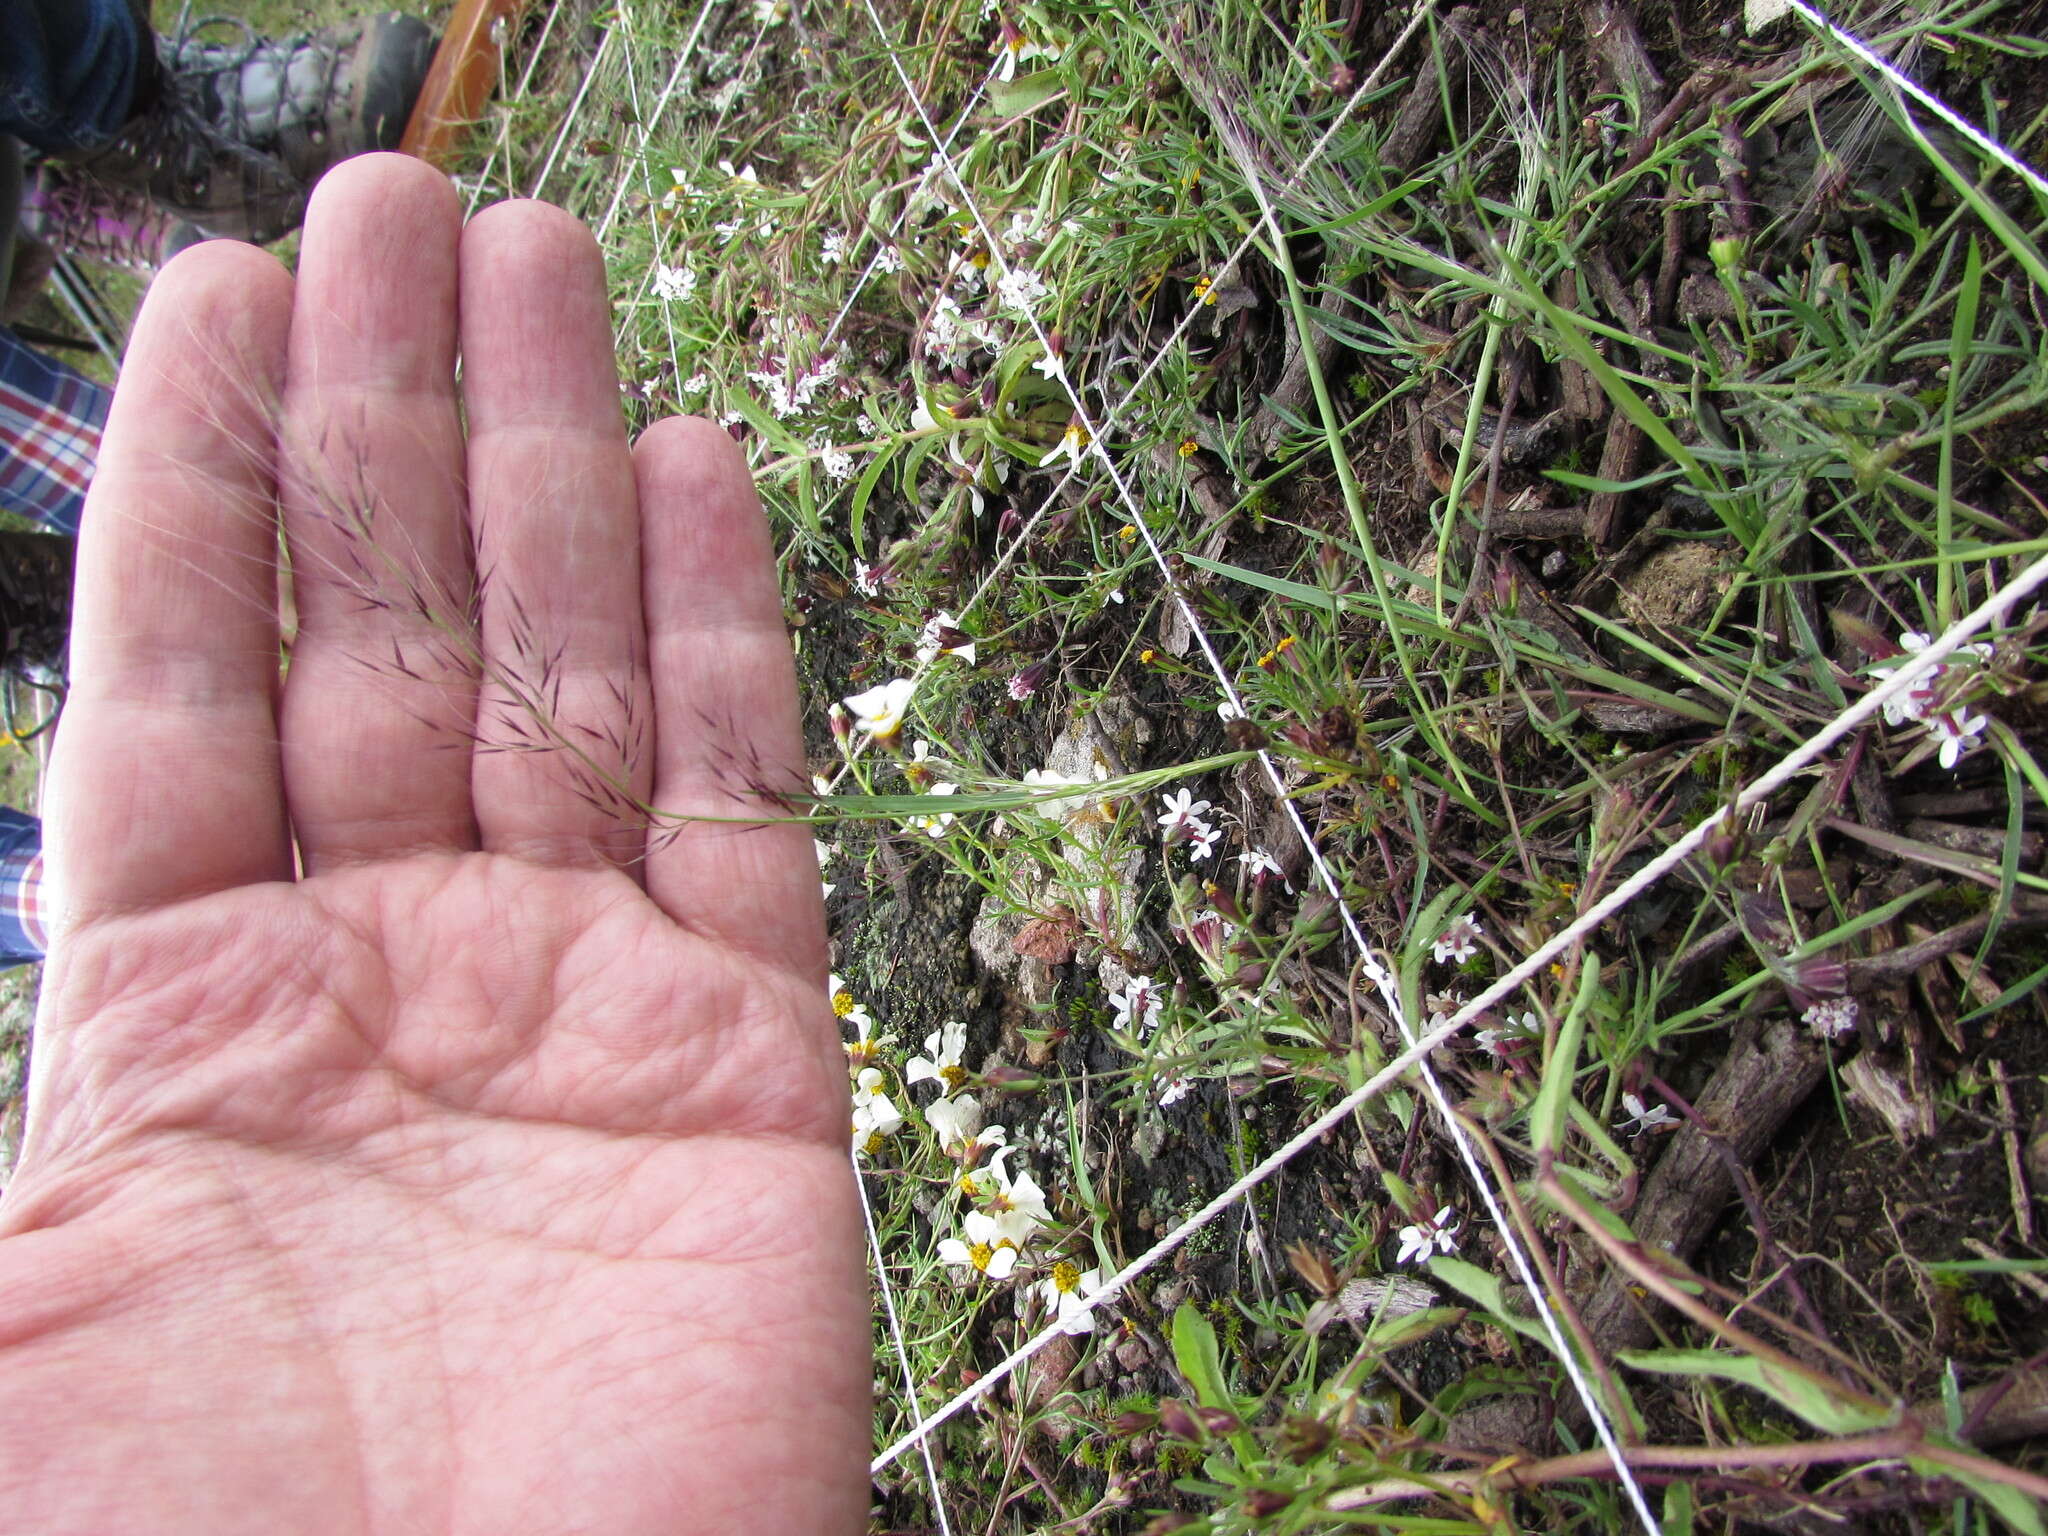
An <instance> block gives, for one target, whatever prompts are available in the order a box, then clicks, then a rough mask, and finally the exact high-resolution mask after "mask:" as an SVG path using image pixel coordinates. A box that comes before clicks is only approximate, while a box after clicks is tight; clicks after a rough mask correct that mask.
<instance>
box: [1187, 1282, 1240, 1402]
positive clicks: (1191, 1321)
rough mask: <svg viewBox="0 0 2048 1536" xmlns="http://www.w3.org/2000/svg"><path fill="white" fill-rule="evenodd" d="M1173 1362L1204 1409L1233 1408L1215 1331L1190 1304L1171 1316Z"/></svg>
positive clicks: (1191, 1303) (1192, 1304) (1188, 1302)
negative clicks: (1193, 1390) (1224, 1377)
mask: <svg viewBox="0 0 2048 1536" xmlns="http://www.w3.org/2000/svg"><path fill="white" fill-rule="evenodd" d="M1173 1362H1174V1364H1175V1365H1177V1366H1179V1367H1180V1373H1181V1375H1182V1376H1184V1377H1185V1378H1187V1383H1188V1385H1189V1386H1191V1387H1193V1388H1194V1389H1195V1396H1196V1398H1197V1399H1198V1400H1200V1401H1201V1403H1202V1404H1203V1405H1204V1406H1206V1407H1210V1408H1229V1407H1231V1406H1232V1404H1231V1401H1230V1385H1229V1383H1228V1382H1226V1381H1225V1380H1224V1379H1223V1356H1222V1354H1221V1353H1220V1352H1219V1351H1218V1349H1217V1347H1216V1330H1215V1329H1214V1328H1212V1327H1211V1326H1210V1325H1209V1320H1208V1319H1207V1318H1206V1317H1204V1316H1202V1313H1201V1309H1200V1308H1198V1307H1197V1306H1196V1305H1195V1304H1194V1303H1193V1302H1192V1301H1184V1302H1182V1303H1181V1304H1180V1310H1178V1311H1177V1312H1175V1313H1174V1314H1173Z"/></svg>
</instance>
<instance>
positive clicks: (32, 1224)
mask: <svg viewBox="0 0 2048 1536" xmlns="http://www.w3.org/2000/svg"><path fill="white" fill-rule="evenodd" d="M458 226H459V219H458V212H457V209H456V206H455V201H454V198H453V195H452V192H451V190H450V189H449V188H448V186H447V185H446V183H445V182H442V181H441V180H440V179H439V178H438V177H437V176H435V175H434V174H433V173H431V172H428V171H426V170H425V169H424V168H422V167H420V166H417V165H415V164H412V163H410V162H405V161H399V160H396V159H390V158H385V157H371V158H368V159H365V160H362V161H356V162H351V163H349V164H348V165H345V166H343V167H342V168H340V169H339V170H337V171H336V172H335V173H333V174H332V175H331V176H330V177H329V178H328V180H327V181H326V183H324V184H323V186H322V188H321V191H320V193H319V194H318V195H317V196H316V199H315V203H314V207H313V211H312V214H311V216H310V218H309V221H308V229H307V235H306V241H305V249H304V254H303V256H302V259H301V263H300V275H299V278H298V281H297V284H296V287H295V286H294V284H293V282H292V280H291V279H290V278H289V277H288V276H287V275H286V274H285V273H284V272H283V271H282V270H281V269H280V268H278V267H277V266H276V264H275V263H274V262H272V261H271V260H270V259H269V258H268V257H265V256H263V255H261V254H260V253H257V252H253V251H250V250H247V249H246V248H242V247H234V246H210V247H200V248H199V249H198V250H196V251H194V252H192V253H190V254H188V255H186V256H184V257H181V258H180V259H179V261H178V262H177V263H175V264H174V265H173V266H172V267H171V268H170V270H168V271H167V272H166V273H165V274H164V275H163V277H161V278H160V279H159V280H158V283H157V286H156V287H155V289H154V290H153V291H152V293H151V296H150V299H149V302H148V305H147V306H146V308H145V312H144V315H143V317H142V320H141V322H140V324H139V327H138V332H137V336H136V340H135V342H134V344H133V346H132V348H131V354H130V360H129V363H128V365H127V368H126V370H125V372H124V378H123V384H122V390H121V393H120V396H119V398H118V399H117V401H116V405H115V412H114V418H113V421H112V423H111V424H110V429H109V434H108V439H107V444H106V449H105V452H104V454H103V456H102V459H101V464H100V470H99V474H98V477H97V479H96V481H95V486H94V492H93V499H92V503H91V506H90V508H89V511H88V514H87V522H86V533H85V540H84V543H83V545H82V548H81V553H80V582H79V596H78V608H77V622H76V628H75V632H74V641H73V671H74V675H75V684H74V691H73V697H72V703H71V706H70V708H69V710H68V712H67V715H66V718H65V722H64V726H63V730H62V735H61V739H60V741H59V745H58V750H57V760H56V764H55V767H54V771H53V780H52V803H51V806H50V844H51V850H52V873H53V881H54V884H55V888H56V891H57V898H58V901H59V903H60V910H59V913H58V942H57V945H56V948H55V951H54V952H53V955H52V958H51V962H50V965H49V968H48V971H47V973H46V977H45V982H44V1000H43V1005H42V1010H41V1014H40V1017H39V1019H38V1025H37V1029H38V1035H37V1042H36V1077H35V1081H34V1083H33V1085H32V1090H31V1101H30V1120H29V1135H28V1143H27V1146H26V1147H25V1149H24V1154H23V1159H22V1165H21V1168H20V1170H19V1173H18V1175H17V1178H16V1180H15V1182H14V1184H13V1185H12V1186H11V1187H10V1188H9V1189H8V1191H7V1194H6V1199H5V1201H4V1203H0V1297H4V1298H5V1305H4V1307H0V1509H4V1510H6V1511H7V1513H8V1517H9V1523H10V1524H13V1525H15V1526H17V1527H18V1528H20V1529H23V1530H36V1531H38V1532H73V1531H76V1532H92V1533H96V1536H99V1533H114V1532H126V1531H149V1532H159V1531H194V1532H198V1531H204V1532H208V1533H227V1532H240V1531H251V1532H256V1531H261V1532H276V1531H294V1532H313V1531H321V1532H325V1531H345V1532H380V1533H381V1532H415V1531H418V1532H429V1531H431V1532H471V1531H474V1532H492V1533H501V1532H521V1533H524V1532H535V1533H539V1532H557V1531H563V1532H566V1531H589V1532H594V1533H595V1532H602V1533H629V1532H640V1531H647V1532H663V1533H668V1532H684V1531H706V1532H723V1531H748V1532H779V1531H792V1532H794V1531H802V1532H806V1533H809V1532H831V1531H844V1530H851V1529H854V1528H856V1527H857V1526H858V1524H859V1520H860V1514H861V1510H862V1508H863V1506H864V1502H865V1501H864V1498H863V1496H862V1495H863V1492H864V1488H863V1479H862V1475H861V1461H862V1455H863V1447H864V1445H865V1444H866V1440H867V1435H868V1404H867V1392H868V1381H869V1376H870V1367H869V1362H868V1359H867V1343H866V1340H867V1330H866V1324H865V1321H864V1315H863V1314H864V1288H863V1285H862V1280H861V1273H860V1255H859V1242H860V1238H859V1231H860V1227H859V1219H858V1210H857V1206H856V1205H855V1203H854V1192H853V1187H852V1183H851V1175H850V1172H849V1169H848V1162H847V1155H846V1146H847V1115H848V1101H847V1089H846V1078H845V1072H844V1067H843V1057H841V1055H840V1052H839V1047H838V1044H837V1041H836V1038H835V1032H834V1030H833V1026H832V1020H831V1014H830V1010H829V1008H827V1006H826V1004H825V997H824V974H823V971H824V966H823V960H824V956H823V929H822V922H821V918H820V912H819V898H818V882H817V868H816V863H815V861H814V860H813V858H812V856H811V847H810V842H809V840H808V836H807V834H806V832H805V830H804V829H803V828H802V827H801V826H795V825H788V824H782V825H773V824H752V823H748V822H747V821H746V820H745V818H746V817H747V816H748V815H750V814H751V815H757V816H761V815H767V816H772V815H774V814H776V813H775V812H774V811H773V810H772V808H771V807H770V806H769V805H768V804H767V803H764V801H763V800H762V798H761V794H762V792H763V791H767V792H769V793H770V794H771V795H772V793H773V792H774V791H776V790H778V789H781V788H784V787H787V786H789V785H792V784H800V783H802V778H801V744H800V737H799V733H798V728H797V722H796V707H795V695H794V686H793V681H792V678H791V674H790V663H789V646H788V641H787V638H786V636H785V634H784V631H783V627H782V622H781V610H780V603H779V600H778V598H777V595H776V590H775V582H774V573H773V566H772V557H771V554H770V547H769V544H768V538H767V533H766V530H765V528H764V526H763V525H762V522H761V519H760V515H759V512H758V508H757V507H756V505H755V503H754V500H753V496H752V492H751V488H750V487H749V485H748V481H747V476H746V471H745V467H744V465H743V464H741V463H740V462H739V460H738V456H737V454H736V453H735V452H734V451H733V450H732V447H731V445H730V443H729V442H727V441H726V440H725V439H724V437H723V434H721V433H719V432H717V431H716V430H715V429H713V428H710V427H708V426H706V425H705V424H703V423H668V424H664V426H663V427H661V428H658V429H656V430H655V431H654V432H651V433H649V434H648V436H647V437H646V438H645V439H643V440H642V442H641V443H640V445H639V446H638V448H637V450H634V451H632V452H630V453H629V451H628V449H627V446H626V443H625V440H624V436H623V432H622V430H621V427H620V424H619V419H618V407H617V386H616V382H615V376H614V373H613V368H612V363H611V342H610V330H609V318H610V311H609V306H608V303H607V299H606V294H605V292H604V285H603V278H602V271H601V266H600V263H599V259H598V257H597V254H596V250H595V247H594V245H593V244H592V243H591V242H590V240H589V237H588V235H587V234H586V233H585V232H584V231H583V230H582V229H581V227H580V226H578V225H576V224H575V223H574V221H572V220H570V219H568V218H567V217H566V216H565V215H562V214H560V213H559V212H557V211H555V210H551V209H547V208H545V207H541V206H539V205H531V204H526V205H508V206H506V207H503V208H499V209H494V210H491V211H489V212H487V213H485V214H484V215H482V216H481V217H479V218H478V219H476V220H474V221H472V222H471V224H470V225H469V227H468V228H467V229H466V230H459V228H458ZM458 293H459V299H458ZM458 341H459V344H460V350H461V355H462V359H463V381H462V394H461V403H460V408H459V409H458V405H457V397H456V393H455V388H454V384H453V377H454V368H453V365H454V358H455V354H456V349H457V344H458ZM465 426H466V429H467V431H466V438H465V430H464V429H465ZM279 506H281V508H282V511H283V523H284V531H285V536H286V544H287V546H288V549H289V554H290V559H291V563H292V571H293V577H294V580H293V590H294V597H295V601H296V607H297V615H298V630H297V635H296V638H295V641H294V646H293V651H292V662H291V666H290V669H289V672H288V675H287V677H286V678H285V680H284V683H283V684H282V686H281V687H280V685H279V683H278V679H277V666H276V656H277V619H276V617H275V611H274V610H275V603H274V597H275V591H276V578H275V575H274V559H275V553H276V533H275V520H274V514H273V508H275V507H279ZM472 570H474V571H475V572H477V573H480V577H472V575H471V572H472ZM472 595H473V600H472ZM533 748H537V750H508V749H533ZM633 802H640V803H651V804H653V805H655V806H658V807H660V808H661V809H662V810H663V811H665V812H680V813H684V814H686V815H692V816H698V817H703V818H709V819H703V820H693V821H688V822H686V823H681V824H678V825H676V826H674V827H672V828H671V829H670V830H669V831H668V832H667V833H666V834H665V835H664V834H660V833H657V834H654V835H650V834H649V832H648V831H647V830H646V826H645V823H644V821H642V820H640V819H636V816H635V814H634V813H633V812H632V811H631V809H630V806H631V804H632V803H633Z"/></svg>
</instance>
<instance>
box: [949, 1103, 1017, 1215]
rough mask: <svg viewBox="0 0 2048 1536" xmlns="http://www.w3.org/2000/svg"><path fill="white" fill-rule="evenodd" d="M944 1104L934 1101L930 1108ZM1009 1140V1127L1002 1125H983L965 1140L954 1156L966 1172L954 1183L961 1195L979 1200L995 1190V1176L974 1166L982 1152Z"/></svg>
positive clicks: (979, 1159) (1002, 1144)
mask: <svg viewBox="0 0 2048 1536" xmlns="http://www.w3.org/2000/svg"><path fill="white" fill-rule="evenodd" d="M961 1097H962V1098H966V1097H969V1095H966V1094H962V1095H961ZM946 1102H948V1101H947V1100H944V1099H934V1100H933V1101H932V1108H933V1109H937V1108H938V1107H939V1105H941V1104H943V1103H946ZM1009 1139H1010V1131H1009V1127H1008V1126H1004V1125H984V1126H983V1127H982V1128H981V1129H980V1130H978V1131H976V1132H975V1133H974V1134H973V1135H972V1136H970V1137H968V1138H967V1140H966V1141H965V1142H964V1143H963V1144H962V1145H961V1147H960V1150H959V1151H958V1152H957V1153H955V1154H954V1155H955V1156H956V1157H957V1158H958V1159H959V1162H960V1166H961V1167H962V1168H963V1169H965V1170H966V1171H965V1172H964V1173H962V1174H961V1175H960V1177H959V1178H958V1179H957V1180H955V1181H954V1183H955V1185H956V1187H957V1188H958V1189H959V1191H960V1193H961V1194H963V1195H965V1196H966V1197H967V1198H968V1199H970V1200H979V1199H980V1198H981V1197H982V1196H983V1195H986V1194H989V1193H991V1192H993V1191H994V1190H995V1188H996V1180H995V1175H994V1174H992V1173H990V1172H989V1170H988V1169H987V1168H977V1167H975V1166H974V1165H975V1164H976V1163H978V1162H980V1161H981V1156H982V1154H983V1153H984V1152H990V1151H994V1150H995V1149H996V1148H998V1147H1002V1146H1004V1145H1005V1144H1006V1143H1007V1142H1008V1141H1009Z"/></svg>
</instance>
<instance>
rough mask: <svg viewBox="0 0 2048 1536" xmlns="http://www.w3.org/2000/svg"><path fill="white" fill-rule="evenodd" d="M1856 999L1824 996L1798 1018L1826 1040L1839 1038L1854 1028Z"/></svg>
mask: <svg viewBox="0 0 2048 1536" xmlns="http://www.w3.org/2000/svg"><path fill="white" fill-rule="evenodd" d="M1856 1016H1857V1008H1856V999H1855V998H1853V997H1824V998H1822V999H1821V1000H1820V1001H1819V1002H1817V1003H1815V1004H1814V1005H1813V1006H1812V1007H1810V1008H1808V1009H1807V1010H1806V1012H1804V1013H1802V1014H1801V1015H1799V1020H1800V1022H1801V1023H1802V1024H1804V1025H1805V1026H1806V1027H1807V1028H1808V1029H1810V1030H1812V1031H1813V1032H1814V1033H1815V1034H1816V1035H1819V1036H1821V1037H1822V1038H1823V1039H1827V1040H1839V1039H1841V1038H1842V1037H1843V1036H1844V1035H1846V1034H1848V1033H1850V1032H1851V1031H1852V1030H1854V1029H1855V1028H1856Z"/></svg>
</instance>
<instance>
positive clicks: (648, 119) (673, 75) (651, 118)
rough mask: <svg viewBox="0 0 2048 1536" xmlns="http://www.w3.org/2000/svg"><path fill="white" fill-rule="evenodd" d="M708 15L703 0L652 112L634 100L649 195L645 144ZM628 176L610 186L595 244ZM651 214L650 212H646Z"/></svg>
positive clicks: (604, 232)
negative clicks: (608, 205) (645, 109)
mask: <svg viewBox="0 0 2048 1536" xmlns="http://www.w3.org/2000/svg"><path fill="white" fill-rule="evenodd" d="M710 14H711V0H704V4H703V6H702V7H701V8H700V9H699V10H698V12H697V20H696V22H695V23H694V24H693V25H692V26H691V28H690V35H689V36H688V37H687V38H685V39H684V40H683V50H682V52H681V53H679V54H677V55H676V62H675V67H674V68H673V69H671V70H670V71H669V72H668V80H667V82H666V83H665V84H664V85H663V86H662V88H661V95H660V96H659V97H658V98H656V100H655V103H654V111H653V112H652V113H651V114H649V113H647V112H643V111H642V110H641V108H640V102H639V98H638V96H637V94H636V95H635V98H634V101H633V115H634V116H635V117H636V118H638V119H639V120H640V148H639V153H638V158H639V161H640V184H641V185H642V186H643V187H645V188H646V189H647V194H648V196H649V197H652V196H653V195H654V187H653V184H652V179H651V176H650V173H649V171H648V168H647V146H648V144H649V143H650V142H651V141H652V140H653V138H654V130H655V129H656V128H657V127H659V126H660V124H661V119H662V115H663V114H664V113H665V112H667V111H668V104H669V101H670V99H671V98H673V97H674V95H675V91H676V86H677V84H678V83H679V82H680V81H681V80H682V78H683V71H684V70H685V69H687V68H688V67H689V63H690V57H691V55H692V54H694V53H695V52H696V51H697V39H698V38H699V37H700V36H702V35H703V32H704V22H705V19H706V18H707V17H709V16H710ZM626 186H627V178H626V177H624V176H621V177H620V178H619V184H618V185H617V186H616V187H614V188H613V189H612V201H611V206H610V207H608V208H606V209H605V211H604V217H603V218H602V219H599V220H598V222H597V243H598V244H599V245H603V244H604V237H605V236H606V235H608V234H610V233H611V228H612V220H613V219H615V218H617V217H618V214H619V204H620V203H621V202H623V201H624V200H625V196H626ZM649 216H650V217H652V215H651V214H650V215H649Z"/></svg>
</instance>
